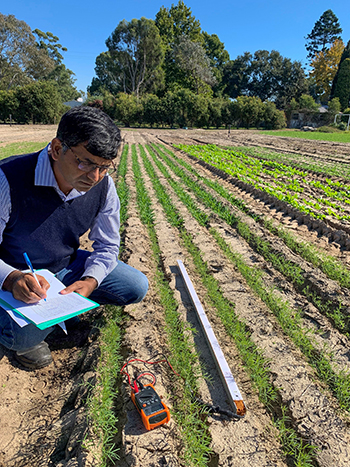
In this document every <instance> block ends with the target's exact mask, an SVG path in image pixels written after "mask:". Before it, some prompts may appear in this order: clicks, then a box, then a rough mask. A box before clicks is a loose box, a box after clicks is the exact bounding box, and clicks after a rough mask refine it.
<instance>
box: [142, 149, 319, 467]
mask: <svg viewBox="0 0 350 467" xmlns="http://www.w3.org/2000/svg"><path fill="white" fill-rule="evenodd" d="M146 148H147V150H148V154H149V155H150V156H151V157H152V159H153V161H154V162H155V163H156V165H157V166H158V167H159V168H160V167H161V166H160V165H159V161H157V159H156V156H155V153H154V152H153V151H152V149H151V148H150V147H149V146H146ZM139 151H140V154H141V156H142V159H143V163H144V166H145V169H146V171H147V173H148V176H149V177H150V179H151V181H152V184H153V186H154V189H155V192H156V194H157V199H158V201H159V203H160V204H161V205H162V207H163V209H164V212H165V214H166V217H167V219H168V222H169V223H170V224H171V225H173V227H175V228H177V229H178V231H179V234H180V237H181V238H182V240H183V242H184V245H185V246H186V248H187V251H188V252H189V253H190V255H191V257H192V260H193V262H194V264H195V266H196V270H197V272H198V274H199V275H200V277H201V278H202V281H203V285H204V286H205V288H206V291H207V295H206V301H207V303H209V304H210V306H211V307H213V308H215V309H216V311H217V315H218V316H219V317H220V319H221V320H222V322H223V324H224V326H225V328H226V331H227V333H228V334H229V335H230V336H231V337H232V338H233V340H234V342H235V344H236V346H237V349H238V351H239V353H240V355H241V358H242V363H243V366H244V367H245V369H246V371H247V373H248V374H249V375H250V378H251V380H252V384H253V386H255V387H256V388H257V390H258V392H259V397H260V400H261V401H262V402H263V403H264V404H265V406H266V409H267V410H268V411H270V413H271V415H273V417H274V420H275V425H276V426H277V427H278V428H279V430H280V440H281V442H282V444H283V446H284V450H285V453H286V454H287V455H288V456H289V457H290V458H293V461H294V463H295V465H299V466H308V465H311V464H310V462H311V459H312V458H313V454H312V453H313V449H312V446H310V445H308V444H305V443H304V442H303V441H302V440H301V439H300V438H299V437H298V435H297V433H296V432H295V431H294V430H293V429H292V428H288V427H287V424H288V423H287V417H286V407H284V406H283V404H282V406H278V404H279V402H278V398H277V397H276V396H277V393H276V388H275V387H274V386H273V385H271V376H269V371H268V362H267V361H266V360H265V359H264V358H263V356H262V353H261V350H259V349H258V348H257V347H256V345H255V344H254V343H253V341H252V340H251V338H250V331H249V329H248V328H247V327H246V325H245V324H244V323H243V322H242V321H240V320H239V319H238V317H237V316H236V315H235V312H234V309H235V305H234V303H232V302H231V301H230V300H228V299H227V298H225V297H224V295H223V293H222V291H221V290H220V286H219V284H218V283H217V281H216V280H215V279H214V277H213V276H212V274H211V273H210V271H209V269H208V266H207V265H206V263H205V262H204V261H203V258H202V256H201V251H200V250H199V249H198V247H196V246H195V245H194V243H193V239H192V236H191V234H190V233H189V232H187V231H186V229H185V227H184V222H183V220H182V217H181V216H180V214H179V212H178V210H177V208H176V207H175V205H174V204H173V202H172V200H171V198H170V196H169V193H168V191H167V189H166V187H165V186H163V185H162V183H161V182H160V181H159V177H158V176H157V174H156V172H155V170H154V168H153V165H152V164H151V162H150V161H149V159H148V156H147V153H146V151H145V150H144V148H143V147H142V146H139ZM157 162H158V163H157ZM162 172H163V174H164V171H163V170H162ZM165 174H166V172H165ZM166 178H167V181H168V182H169V183H170V184H171V186H172V187H173V188H175V185H174V183H175V184H176V182H175V181H174V179H173V177H172V176H171V175H170V174H166ZM175 191H176V193H177V194H178V195H179V197H180V198H181V199H182V201H183V202H184V203H185V204H186V206H187V207H188V208H189V209H190V211H191V213H192V214H194V217H195V218H196V219H197V220H198V219H199V223H200V224H201V225H205V223H206V220H205V217H206V216H205V215H201V214H200V213H199V211H197V212H195V211H194V209H195V207H194V204H193V203H192V202H191V199H190V197H189V195H188V194H186V193H185V191H184V190H183V189H182V187H179V190H175ZM211 234H212V235H213V236H214V237H215V236H217V235H218V234H217V233H216V232H215V231H214V230H213V229H211ZM242 268H243V269H244V268H246V265H242ZM247 275H248V276H249V275H251V271H250V270H249V268H248V269H247ZM255 277H256V278H257V276H256V275H255ZM277 413H279V414H280V417H277V416H276V414H277Z"/></svg>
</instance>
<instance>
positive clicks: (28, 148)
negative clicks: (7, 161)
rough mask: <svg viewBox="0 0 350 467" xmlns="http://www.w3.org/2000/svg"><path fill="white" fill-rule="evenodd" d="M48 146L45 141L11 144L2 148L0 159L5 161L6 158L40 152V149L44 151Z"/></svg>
mask: <svg viewBox="0 0 350 467" xmlns="http://www.w3.org/2000/svg"><path fill="white" fill-rule="evenodd" d="M0 142H1V141H0ZM47 144H48V141H44V142H41V143H40V142H35V143H34V142H29V141H22V142H20V143H10V144H7V145H6V146H3V147H0V159H4V158H5V157H10V156H14V155H19V154H27V153H31V152H36V151H40V149H43V148H44V147H45V146H46V145H47Z"/></svg>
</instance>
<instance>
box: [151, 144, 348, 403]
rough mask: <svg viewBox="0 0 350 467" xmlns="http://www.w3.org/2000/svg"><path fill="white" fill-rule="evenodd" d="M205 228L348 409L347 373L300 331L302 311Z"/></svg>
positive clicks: (212, 204)
mask: <svg viewBox="0 0 350 467" xmlns="http://www.w3.org/2000/svg"><path fill="white" fill-rule="evenodd" d="M153 154H154V153H153ZM160 157H162V159H164V160H165V161H166V162H167V163H169V166H171V167H172V169H173V170H174V172H175V173H176V174H177V175H178V176H179V177H180V178H181V179H182V180H183V181H185V183H186V184H187V186H191V189H192V190H193V191H194V192H195V193H196V196H197V197H198V198H199V199H201V200H202V201H203V202H204V203H205V204H206V205H207V206H208V207H210V208H211V209H215V208H216V207H217V206H219V212H220V211H221V210H222V209H223V205H222V204H221V203H220V204H219V205H217V203H216V200H215V202H213V199H211V197H210V195H209V194H208V193H207V192H205V190H203V189H202V188H201V187H200V186H198V184H197V183H193V180H192V179H191V178H190V177H188V176H187V175H186V174H184V172H183V171H182V169H178V168H177V167H176V166H175V164H174V163H173V162H172V161H170V159H169V158H168V157H166V156H165V155H164V154H160ZM163 174H164V175H165V176H166V178H167V179H168V181H169V183H170V184H171V185H172V186H173V187H174V184H175V183H176V182H175V180H174V178H173V177H172V176H171V175H170V174H166V171H165V169H164V171H163ZM181 191H183V188H182V186H181V185H180V184H179V185H178V189H177V193H178V194H179V193H180V192H181ZM197 211H200V209H199V208H198V210H197ZM191 213H192V215H193V216H194V217H196V212H195V211H191ZM223 218H224V219H225V220H226V221H227V222H231V224H230V225H234V223H236V225H238V224H239V221H238V220H237V219H235V216H234V215H233V214H232V213H229V212H226V213H224V214H223ZM197 220H198V222H200V217H198V218H197ZM202 225H203V224H202ZM248 230H249V229H248ZM209 231H210V233H212V235H214V236H215V238H216V240H217V242H218V244H219V245H220V247H221V248H222V249H223V251H224V252H225V254H226V255H227V256H228V258H230V259H231V260H232V262H234V264H235V265H236V267H237V268H238V269H239V270H240V271H241V273H242V274H243V276H244V277H245V279H246V280H247V282H248V284H249V285H250V286H251V287H252V288H253V290H255V292H256V293H257V294H258V295H259V296H260V298H261V299H262V300H263V301H264V302H265V303H266V304H267V305H268V307H269V308H270V309H271V311H273V313H274V314H275V315H276V317H277V319H278V320H279V322H280V324H281V327H282V329H283V330H284V332H285V333H286V334H287V335H289V336H290V337H291V339H292V340H293V341H294V342H295V344H296V345H297V346H298V347H299V348H300V349H301V350H302V352H303V353H304V355H305V356H306V358H307V360H308V361H309V363H310V364H311V365H312V366H314V367H315V368H316V370H317V372H318V374H319V376H320V378H321V380H322V381H326V382H327V384H328V386H329V387H330V389H331V390H332V391H333V393H334V394H335V396H336V397H337V399H338V401H339V403H340V406H341V407H342V408H344V409H345V410H348V411H350V392H349V391H348V390H345V388H346V384H348V385H349V387H350V375H349V374H347V373H345V372H343V371H341V372H339V373H338V374H337V373H335V372H334V370H333V369H332V366H331V364H330V356H328V355H327V353H326V352H324V351H319V350H317V349H316V347H315V346H314V344H313V343H312V340H311V336H310V337H308V334H309V331H304V330H303V329H302V325H301V316H302V312H301V311H298V312H295V310H293V309H292V308H291V307H290V306H289V304H288V302H285V301H283V300H282V299H280V298H279V297H278V296H277V295H276V294H275V292H274V290H272V291H271V290H269V289H268V288H267V287H265V285H264V283H263V281H262V280H261V278H260V275H259V274H257V273H256V268H251V267H248V266H247V265H246V264H245V263H244V262H243V260H242V258H241V257H240V255H237V254H236V253H234V252H233V251H231V249H230V247H229V246H228V245H227V244H226V243H225V241H224V240H223V239H222V238H221V237H220V235H219V234H218V233H217V232H216V231H215V230H214V229H212V228H210V229H209Z"/></svg>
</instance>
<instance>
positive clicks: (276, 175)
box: [178, 145, 350, 221]
mask: <svg viewBox="0 0 350 467" xmlns="http://www.w3.org/2000/svg"><path fill="white" fill-rule="evenodd" d="M178 147H179V148H180V149H182V150H183V151H185V152H187V153H188V154H191V155H192V156H195V157H197V158H199V159H202V160H204V161H205V162H207V163H208V164H210V165H212V166H214V167H217V168H219V169H220V170H223V171H224V172H226V173H228V174H229V175H231V176H233V177H235V178H237V179H239V180H242V181H243V182H245V183H248V184H250V185H252V186H254V187H255V188H258V189H259V190H262V191H264V192H266V193H268V194H270V195H272V196H274V197H276V198H277V199H279V200H281V201H285V202H287V203H288V204H290V205H291V206H293V207H295V208H296V209H298V210H299V211H301V212H303V213H306V214H310V215H311V216H312V217H314V218H318V219H324V218H326V216H333V217H335V218H336V219H338V220H342V221H349V220H350V215H349V214H347V212H348V211H349V209H348V208H346V205H349V204H350V191H349V189H348V186H347V185H341V184H340V183H339V182H333V181H332V180H330V179H326V180H325V181H323V182H321V181H315V180H310V179H309V177H308V174H307V173H306V172H303V171H301V170H299V169H296V168H294V167H292V166H290V165H285V164H282V163H279V162H273V161H265V160H261V159H257V158H254V157H251V156H248V155H246V154H244V153H243V152H236V151H232V150H229V149H222V148H219V147H217V146H215V145H205V146H204V145H197V146H185V145H179V146H178ZM334 188H336V189H334ZM334 200H335V201H334ZM339 201H340V204H339V203H338V202H339Z"/></svg>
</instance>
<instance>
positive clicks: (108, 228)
mask: <svg viewBox="0 0 350 467" xmlns="http://www.w3.org/2000/svg"><path fill="white" fill-rule="evenodd" d="M49 150H50V145H48V146H46V148H44V149H43V150H42V151H41V153H40V154H39V157H38V162H37V165H36V168H35V180H34V184H35V185H39V186H52V187H53V188H54V189H55V190H56V191H57V193H58V194H59V196H60V197H61V199H62V200H63V201H69V200H70V199H74V198H77V197H78V196H83V195H84V194H85V193H86V192H84V191H78V190H76V189H75V188H73V189H72V190H71V191H70V193H69V194H68V195H67V196H65V195H64V193H63V192H62V191H61V190H60V189H59V187H58V184H57V182H56V178H55V175H54V173H53V170H52V168H51V164H50V158H49ZM107 177H108V191H107V197H106V203H105V205H104V207H103V209H102V210H101V211H100V212H99V214H98V215H97V217H96V219H95V221H94V223H93V225H92V226H91V229H90V232H89V239H90V240H91V241H92V242H93V244H92V246H93V249H94V251H93V252H92V253H91V255H90V257H89V258H88V259H87V260H86V263H85V271H84V276H91V277H94V278H95V279H96V280H97V282H98V284H100V283H101V282H102V281H103V279H104V278H105V277H106V276H107V275H108V274H109V273H110V272H111V271H112V270H113V269H114V268H115V267H116V265H117V258H118V254H119V243H120V236H119V227H120V220H119V210H120V201H119V198H118V195H117V192H116V189H115V185H114V182H113V180H112V178H111V177H110V176H109V175H107ZM10 214H11V195H10V186H9V183H8V181H7V178H6V176H5V174H4V172H3V171H2V170H1V169H0V243H1V242H2V236H3V232H4V229H5V227H6V224H7V222H8V220H9V218H10ZM14 270H15V268H13V267H12V266H10V265H8V264H6V263H5V262H4V261H2V260H0V288H2V285H3V283H4V280H5V279H6V277H7V276H8V275H9V274H10V273H11V272H12V271H14Z"/></svg>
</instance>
